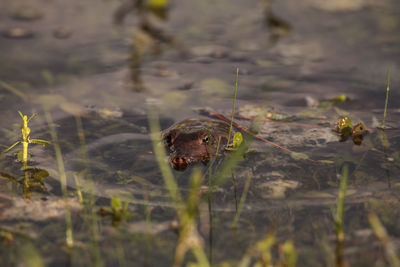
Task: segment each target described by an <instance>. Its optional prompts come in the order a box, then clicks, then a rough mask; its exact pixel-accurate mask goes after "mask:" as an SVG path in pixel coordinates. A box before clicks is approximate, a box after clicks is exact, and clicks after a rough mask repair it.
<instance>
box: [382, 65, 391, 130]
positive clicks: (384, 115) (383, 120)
mask: <svg viewBox="0 0 400 267" xmlns="http://www.w3.org/2000/svg"><path fill="white" fill-rule="evenodd" d="M389 82H390V69H388V76H387V81H386V98H385V109H384V110H383V119H382V129H383V128H385V120H386V111H387V105H388V101H389Z"/></svg>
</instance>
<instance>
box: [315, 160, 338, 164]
mask: <svg viewBox="0 0 400 267" xmlns="http://www.w3.org/2000/svg"><path fill="white" fill-rule="evenodd" d="M318 162H321V163H324V164H334V163H335V162H334V161H333V160H327V159H321V160H318Z"/></svg>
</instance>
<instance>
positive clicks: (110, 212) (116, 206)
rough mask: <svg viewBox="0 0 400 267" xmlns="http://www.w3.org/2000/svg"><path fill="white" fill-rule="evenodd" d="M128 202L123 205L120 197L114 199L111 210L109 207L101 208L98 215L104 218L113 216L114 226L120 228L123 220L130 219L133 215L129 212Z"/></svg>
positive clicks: (112, 199) (111, 202) (111, 201)
mask: <svg viewBox="0 0 400 267" xmlns="http://www.w3.org/2000/svg"><path fill="white" fill-rule="evenodd" d="M128 204H129V203H128V202H125V203H124V205H122V203H121V200H120V198H119V197H113V198H111V200H110V208H109V207H104V206H103V207H100V209H99V211H98V213H99V214H100V215H101V216H103V217H106V216H111V218H112V225H113V226H118V225H119V224H120V223H121V221H122V220H123V219H128V218H129V217H130V216H131V214H130V212H129V211H128Z"/></svg>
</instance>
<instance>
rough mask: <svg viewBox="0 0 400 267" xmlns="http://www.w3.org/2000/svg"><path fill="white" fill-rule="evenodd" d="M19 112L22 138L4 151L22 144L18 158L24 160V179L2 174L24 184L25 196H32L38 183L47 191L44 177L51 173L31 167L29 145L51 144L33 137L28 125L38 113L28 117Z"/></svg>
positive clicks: (5, 151) (4, 151)
mask: <svg viewBox="0 0 400 267" xmlns="http://www.w3.org/2000/svg"><path fill="white" fill-rule="evenodd" d="M18 114H19V115H20V116H21V119H22V127H21V133H22V140H21V141H17V142H15V143H14V144H13V145H11V146H10V147H8V148H7V149H5V150H3V152H2V153H7V152H8V151H10V150H12V149H13V148H14V147H16V146H17V145H18V144H22V152H19V153H18V158H19V159H20V160H21V162H22V169H23V170H24V179H23V180H22V182H21V181H19V180H18V179H16V178H14V177H13V176H12V175H9V174H7V173H4V172H2V173H1V174H0V175H1V176H2V177H4V178H6V179H8V180H10V181H13V182H16V183H18V184H21V185H22V189H23V192H24V197H26V198H29V197H30V196H31V192H32V190H33V188H35V187H36V185H39V187H40V188H41V189H42V190H43V191H45V192H46V191H47V189H46V187H45V186H44V184H43V181H42V180H43V179H44V178H46V177H47V176H49V173H48V172H47V171H46V170H42V169H39V168H31V167H28V155H29V153H28V147H29V144H38V145H43V146H45V145H49V144H50V142H48V141H45V140H41V139H31V137H30V136H31V129H30V128H29V126H28V123H29V121H30V120H31V119H32V118H34V117H36V116H37V115H38V114H37V113H35V114H33V115H32V116H30V117H29V118H28V116H26V115H23V114H22V113H21V111H18Z"/></svg>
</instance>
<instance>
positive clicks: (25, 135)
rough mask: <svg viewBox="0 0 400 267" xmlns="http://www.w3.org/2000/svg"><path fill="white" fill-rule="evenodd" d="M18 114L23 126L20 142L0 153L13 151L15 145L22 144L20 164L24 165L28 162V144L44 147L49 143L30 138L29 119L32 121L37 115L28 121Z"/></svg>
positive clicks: (26, 117) (25, 117)
mask: <svg viewBox="0 0 400 267" xmlns="http://www.w3.org/2000/svg"><path fill="white" fill-rule="evenodd" d="M18 113H19V115H20V116H21V118H22V123H23V126H22V127H21V133H22V141H17V142H15V143H14V144H13V145H11V146H10V147H8V148H7V149H5V150H4V151H3V152H2V153H7V152H8V151H10V150H11V149H13V148H14V147H15V146H16V145H18V144H20V143H22V162H23V163H26V162H28V145H29V144H38V145H42V146H45V145H49V144H50V142H48V141H45V140H40V139H31V138H30V134H31V129H30V128H29V127H28V123H29V121H30V120H31V119H33V118H34V117H36V116H37V115H38V114H37V113H35V114H33V115H32V116H30V117H29V119H28V116H26V115H23V114H22V113H21V111H18Z"/></svg>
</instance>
